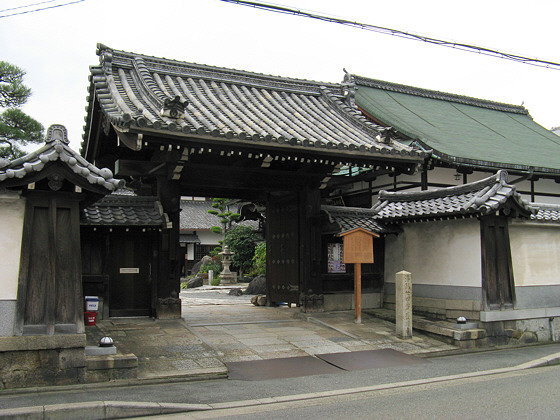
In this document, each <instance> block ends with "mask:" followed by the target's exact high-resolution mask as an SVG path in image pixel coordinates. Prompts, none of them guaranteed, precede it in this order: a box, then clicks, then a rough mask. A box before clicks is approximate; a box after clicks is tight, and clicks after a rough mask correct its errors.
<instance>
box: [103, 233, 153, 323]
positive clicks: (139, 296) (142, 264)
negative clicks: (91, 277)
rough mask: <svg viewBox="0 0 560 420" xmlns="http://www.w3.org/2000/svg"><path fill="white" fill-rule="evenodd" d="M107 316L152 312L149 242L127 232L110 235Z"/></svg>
mask: <svg viewBox="0 0 560 420" xmlns="http://www.w3.org/2000/svg"><path fill="white" fill-rule="evenodd" d="M110 253H111V255H112V258H111V266H110V269H109V276H110V281H109V305H110V306H109V316H111V317H122V316H151V315H152V305H151V296H152V287H153V286H152V273H151V268H152V264H151V253H152V241H151V240H149V239H148V238H146V235H143V236H141V235H139V234H134V233H130V232H128V234H127V235H119V236H116V237H114V238H111V245H110Z"/></svg>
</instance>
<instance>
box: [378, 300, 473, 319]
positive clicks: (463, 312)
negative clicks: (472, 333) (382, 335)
mask: <svg viewBox="0 0 560 420" xmlns="http://www.w3.org/2000/svg"><path fill="white" fill-rule="evenodd" d="M480 306H481V304H480V301H477V300H470V299H440V298H427V297H418V296H412V310H413V312H414V313H415V314H417V315H422V316H426V317H430V318H434V319H441V320H445V319H451V320H456V319H457V318H458V317H460V316H464V317H465V318H467V320H469V321H479V320H480ZM383 307H384V308H388V309H395V295H385V296H384V299H383Z"/></svg>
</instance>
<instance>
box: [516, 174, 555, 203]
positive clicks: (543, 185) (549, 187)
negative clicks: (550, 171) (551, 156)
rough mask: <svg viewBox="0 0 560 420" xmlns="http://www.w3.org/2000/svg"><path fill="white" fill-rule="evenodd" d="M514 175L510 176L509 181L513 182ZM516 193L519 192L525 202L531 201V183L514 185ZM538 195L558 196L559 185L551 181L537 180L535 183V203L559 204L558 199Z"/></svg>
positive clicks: (524, 182) (525, 182)
mask: <svg viewBox="0 0 560 420" xmlns="http://www.w3.org/2000/svg"><path fill="white" fill-rule="evenodd" d="M515 178H516V177H515V175H510V181H511V180H514V179H515ZM515 187H516V188H517V191H518V192H521V193H522V194H521V196H522V197H523V198H524V199H525V200H527V201H531V195H530V191H531V183H530V182H529V181H522V182H519V183H517V184H515ZM539 193H548V194H560V184H557V183H556V182H554V180H553V179H539V180H538V181H536V182H535V202H537V203H545V204H560V198H558V197H547V196H544V195H539Z"/></svg>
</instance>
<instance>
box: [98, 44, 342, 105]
mask: <svg viewBox="0 0 560 420" xmlns="http://www.w3.org/2000/svg"><path fill="white" fill-rule="evenodd" d="M96 53H97V55H99V56H100V57H101V56H102V55H104V54H110V55H111V59H112V60H114V59H115V58H117V59H118V58H126V59H129V60H131V62H134V61H135V60H136V59H141V60H144V61H145V62H146V65H149V64H159V65H163V66H165V65H167V66H172V67H175V68H181V69H191V70H193V71H200V72H215V73H222V74H227V75H229V76H230V77H231V76H233V77H231V78H232V81H235V80H237V81H239V80H245V82H246V79H249V78H255V79H260V80H263V81H267V82H269V83H273V82H277V83H290V84H297V85H302V86H306V87H307V89H304V90H303V91H304V92H308V91H309V89H311V90H312V91H313V92H314V93H317V94H319V93H320V89H321V87H322V86H327V87H330V88H333V89H338V88H339V87H340V85H339V84H338V83H333V82H320V81H316V80H309V79H298V78H292V77H285V76H279V75H272V74H266V73H259V72H251V71H246V70H238V69H233V68H228V67H219V66H214V65H210V64H199V63H193V62H186V61H180V60H175V59H170V58H165V57H155V56H150V55H145V54H139V53H134V52H129V51H123V50H116V49H113V48H110V47H108V46H106V45H103V44H97V51H96ZM148 63H149V64H148ZM198 75H199V76H200V74H198Z"/></svg>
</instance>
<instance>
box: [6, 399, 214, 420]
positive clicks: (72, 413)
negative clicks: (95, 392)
mask: <svg viewBox="0 0 560 420" xmlns="http://www.w3.org/2000/svg"><path fill="white" fill-rule="evenodd" d="M210 409H211V407H210V406H208V405H206V404H161V403H152V402H124V401H90V402H83V403H72V404H54V405H42V406H36V407H22V408H13V409H7V410H0V418H2V419H29V420H43V419H57V420H65V419H69V420H71V419H76V418H79V419H83V420H97V419H122V418H130V417H138V416H155V415H161V414H173V413H187V412H190V411H202V410H210Z"/></svg>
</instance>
